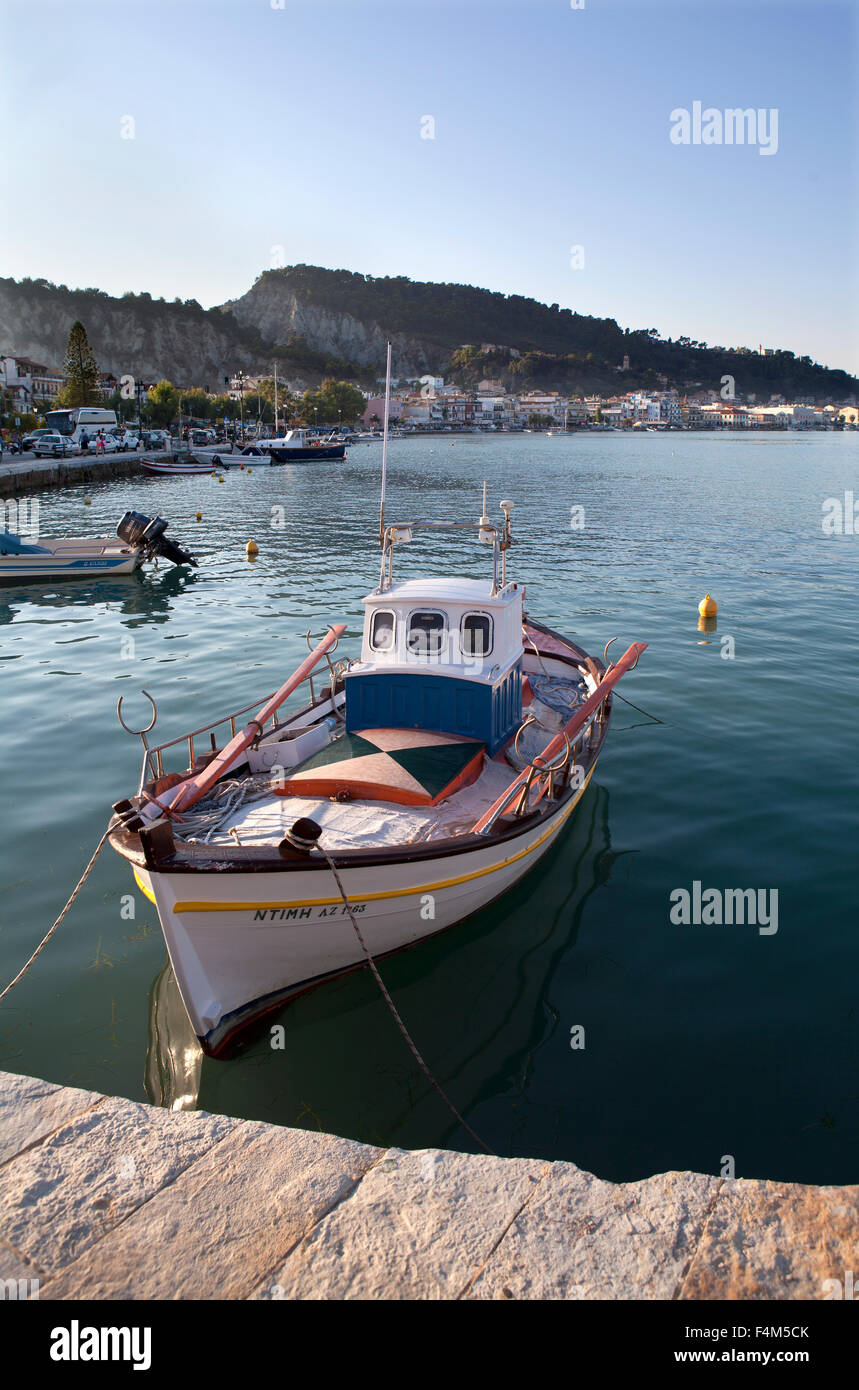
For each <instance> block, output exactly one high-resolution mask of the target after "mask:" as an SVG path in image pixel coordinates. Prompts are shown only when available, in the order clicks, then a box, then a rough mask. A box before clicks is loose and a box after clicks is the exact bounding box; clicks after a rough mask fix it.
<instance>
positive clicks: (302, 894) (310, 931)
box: [135, 763, 596, 1055]
mask: <svg viewBox="0 0 859 1390" xmlns="http://www.w3.org/2000/svg"><path fill="white" fill-rule="evenodd" d="M595 766H596V764H595V763H594V764H593V766H592V767H591V769H590V771H589V773H588V778H587V780H586V781H585V783H584V786H583V787H582V788H581V790H580V791H579V792H578V794H577V795H575V796H573V797H570V798H569V799H567V800H566V801H564V802H563V803H562V804H561V805H560V806H559V808H558V811H557V812H556V814H555V815H553V816H551V817H550V818H549V819H548V821H547V820H546V819H541V820H540V821H539V822H538V823H537V824H535V825H534V827H533V828H532V829H531V830H530V831H529V830H525V831H523V832H522V833H520V834H518V835H516V836H515V837H513V838H512V839H509V840H504V841H501V842H490V843H487V845H486V846H485V847H484V846H478V847H477V848H473V849H468V850H466V849H462V850H457V851H455V852H453V853H446V854H443V853H440V854H438V855H432V856H428V857H425V858H421V859H418V860H416V861H413V862H411V863H391V864H387V865H385V867H384V869H380V867H379V866H370V865H368V866H366V867H364V866H361V867H358V866H353V867H348V868H346V867H344V868H342V869H339V870H338V872H339V873H340V877H341V879H342V882H343V887H344V889H345V890H346V894H347V897H348V899H349V902H350V903H351V905H352V908H353V911H354V913H355V917H356V920H357V921H358V923H359V925H360V927H361V932H362V934H363V936H364V939H365V941H366V944H367V947H368V949H369V950H370V952H371V953H372V954H373V956H374V957H383V956H386V955H389V954H390V953H391V952H394V951H400V950H403V949H404V948H406V947H408V946H412V945H414V944H415V943H416V942H418V941H420V940H422V939H424V938H426V937H429V936H432V935H434V934H435V933H436V932H439V931H443V930H445V928H447V927H451V926H453V925H454V924H455V923H458V922H461V921H462V920H463V919H464V918H466V917H469V916H471V915H472V914H473V913H475V912H478V911H479V910H480V909H481V908H483V907H485V906H486V905H487V904H488V903H490V902H492V901H493V900H494V899H495V898H497V897H500V896H501V895H502V894H503V893H506V892H507V891H508V890H509V889H510V888H511V887H512V886H513V885H514V884H515V883H516V882H517V881H518V880H519V879H520V878H522V877H523V876H524V875H525V874H526V873H527V872H528V871H529V870H530V869H531V868H532V867H533V866H534V864H536V863H537V861H538V860H539V859H540V858H541V857H542V855H543V854H545V853H546V852H547V850H548V849H549V848H550V847H551V845H552V844H553V843H554V842H555V840H556V838H557V836H558V834H559V833H560V831H561V830H562V828H563V826H564V825H565V824H566V822H567V820H568V819H569V817H570V815H571V814H572V813H573V812H574V810H575V807H576V805H577V804H578V801H579V800H580V798H581V795H582V794H583V792H584V788H585V787H586V786H587V782H588V781H589V780H590V776H591V775H592V773H593V768H594V767H595ZM213 857H214V855H213ZM135 878H136V879H137V882H138V884H139V886H140V887H141V889H142V890H143V892H144V893H145V894H146V895H147V896H148V897H149V898H150V899H151V900H152V901H153V902H154V903H155V904H156V906H157V909H158V915H159V918H160V921H161V926H162V929H163V932H164V937H165V941H166V943H167V948H168V951H169V953H170V959H171V962H172V965H173V970H174V972H175V975H176V980H177V983H178V985H179V989H180V991H181V994H182V998H183V1000H184V1002H185V1007H186V1008H187V1010H188V1014H189V1017H190V1019H191V1022H192V1024H193V1025H194V1029H195V1032H196V1034H197V1036H198V1038H199V1039H200V1042H201V1043H202V1045H203V1047H204V1048H205V1050H206V1051H207V1052H208V1053H209V1054H210V1055H218V1054H219V1053H222V1052H223V1051H224V1050H226V1048H227V1047H228V1045H229V1043H230V1040H231V1038H232V1037H233V1035H235V1034H239V1033H240V1032H241V1031H242V1030H244V1029H246V1028H247V1026H248V1024H249V1023H250V1022H252V1021H253V1020H254V1019H258V1018H260V1017H262V1016H264V1015H266V1014H268V1013H270V1012H272V1011H274V1010H276V1009H278V1008H279V1007H280V1006H281V1005H282V1004H283V1003H285V1002H286V1001H287V1000H288V999H289V998H291V997H292V996H294V995H296V994H300V993H302V992H304V991H305V990H308V989H311V988H313V987H314V986H315V985H318V984H320V983H322V982H323V981H325V980H328V979H332V978H334V977H335V976H337V975H341V974H344V973H346V972H347V971H350V970H353V969H355V968H357V967H359V966H361V965H362V964H364V963H365V957H364V955H363V952H362V950H361V946H360V944H359V942H358V940H357V937H356V935H355V931H354V928H353V926H352V923H351V921H350V919H349V915H348V912H347V910H346V908H345V906H344V904H343V899H342V897H341V895H340V892H339V890H338V888H337V885H336V883H335V881H334V877H333V875H332V873H331V871H330V870H329V869H328V868H327V867H325V866H320V867H319V868H315V869H303V868H300V869H298V870H294V869H290V871H288V872H283V871H281V872H259V873H245V872H237V873H228V874H227V873H225V874H219V873H212V872H190V873H189V872H181V871H180V872H177V873H167V872H163V871H154V870H144V869H142V868H137V869H135Z"/></svg>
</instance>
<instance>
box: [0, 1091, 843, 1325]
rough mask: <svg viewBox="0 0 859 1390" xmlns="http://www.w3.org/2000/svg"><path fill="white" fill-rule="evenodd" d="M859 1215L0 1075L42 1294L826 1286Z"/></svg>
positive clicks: (445, 1293) (670, 1295)
mask: <svg viewBox="0 0 859 1390" xmlns="http://www.w3.org/2000/svg"><path fill="white" fill-rule="evenodd" d="M857 1216H859V1186H851V1187H808V1186H803V1185H801V1184H798V1183H780V1182H765V1181H758V1180H751V1179H749V1180H746V1179H725V1178H720V1177H714V1176H712V1175H706V1174H701V1173H689V1172H676V1173H662V1174H659V1175H658V1176H655V1177H651V1178H646V1179H644V1180H642V1181H640V1182H631V1183H611V1182H604V1181H602V1180H600V1179H599V1178H596V1177H594V1176H593V1175H592V1174H590V1173H586V1172H584V1171H583V1170H582V1169H580V1168H577V1167H576V1166H575V1164H572V1163H561V1162H547V1161H544V1160H541V1159H520V1158H488V1157H483V1156H476V1155H471V1154H462V1153H455V1152H452V1151H448V1150H440V1149H427V1150H422V1151H418V1152H409V1151H404V1150H401V1149H381V1148H374V1147H371V1146H369V1145H366V1144H361V1143H357V1142H355V1141H353V1140H349V1139H340V1138H338V1137H337V1136H335V1135H329V1134H322V1133H316V1132H308V1131H304V1130H298V1129H285V1128H280V1127H277V1126H274V1125H269V1124H263V1123H260V1122H257V1121H249V1120H239V1119H230V1118H228V1117H225V1116H220V1115H210V1114H207V1113H206V1112H203V1111H200V1112H190V1113H189V1112H185V1111H182V1112H173V1111H167V1110H159V1109H156V1108H154V1107H152V1106H148V1105H141V1104H138V1103H136V1102H134V1101H129V1100H124V1099H121V1098H116V1097H110V1096H103V1095H99V1094H98V1093H96V1092H92V1091H83V1090H74V1089H71V1088H69V1087H65V1086H55V1085H52V1084H51V1083H49V1082H46V1081H39V1080H36V1079H34V1078H32V1077H27V1076H19V1075H16V1074H12V1073H9V1072H0V1281H8V1280H18V1281H24V1280H26V1281H29V1282H28V1284H27V1285H26V1287H27V1288H29V1290H30V1291H31V1292H30V1297H33V1296H37V1297H39V1298H41V1299H84V1300H89V1299H135V1300H137V1299H177V1298H178V1299H186V1298H187V1299H281V1298H283V1299H305V1298H313V1299H319V1298H324V1299H347V1298H349V1299H351V1298H357V1299H361V1298H364V1299H463V1298H464V1299H518V1298H522V1299H540V1298H546V1299H687V1300H700V1299H737V1298H752V1299H759V1300H779V1301H781V1300H792V1299H814V1300H817V1299H823V1298H827V1297H833V1296H837V1294H833V1291H832V1290H833V1287H834V1282H832V1283H828V1284H827V1282H826V1281H837V1282H838V1284H839V1286H840V1287H841V1288H842V1289H843V1288H844V1286H845V1282H848V1283H849V1287H850V1288H851V1290H852V1276H851V1279H850V1280H849V1281H846V1272H847V1271H848V1270H852V1269H853V1266H854V1265H855V1262H856V1232H857ZM32 1281H37V1283H33V1282H32ZM7 1287H8V1286H7ZM19 1287H21V1288H24V1287H25V1286H24V1285H19ZM34 1291H36V1292H34ZM24 1296H26V1294H25V1295H24Z"/></svg>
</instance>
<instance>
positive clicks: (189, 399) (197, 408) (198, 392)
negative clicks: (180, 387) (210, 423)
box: [179, 386, 211, 420]
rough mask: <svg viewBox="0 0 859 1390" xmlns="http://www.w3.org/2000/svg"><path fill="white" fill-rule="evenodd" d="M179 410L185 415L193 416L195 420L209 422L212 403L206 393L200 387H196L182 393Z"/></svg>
mask: <svg viewBox="0 0 859 1390" xmlns="http://www.w3.org/2000/svg"><path fill="white" fill-rule="evenodd" d="M179 409H180V410H181V412H182V414H183V415H191V416H193V418H194V419H195V420H208V419H209V416H210V412H211V401H210V399H209V396H208V394H207V393H206V392H205V391H203V390H202V389H201V388H200V387H199V386H194V387H192V388H191V390H189V391H182V392H180V395H179Z"/></svg>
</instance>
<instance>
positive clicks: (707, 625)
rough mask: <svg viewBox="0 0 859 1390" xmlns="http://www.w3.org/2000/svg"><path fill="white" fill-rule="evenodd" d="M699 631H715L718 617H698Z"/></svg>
mask: <svg viewBox="0 0 859 1390" xmlns="http://www.w3.org/2000/svg"><path fill="white" fill-rule="evenodd" d="M698 631H699V632H715V631H716V619H715V618H704V617H701V618H699V619H698Z"/></svg>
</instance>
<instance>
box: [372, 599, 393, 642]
mask: <svg viewBox="0 0 859 1390" xmlns="http://www.w3.org/2000/svg"><path fill="white" fill-rule="evenodd" d="M394 624H395V618H394V615H393V613H392V612H391V610H390V609H389V608H377V609H376V611H375V613H374V614H373V621H372V623H371V625H370V646H371V647H372V648H373V651H374V652H390V651H393V648H394Z"/></svg>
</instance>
